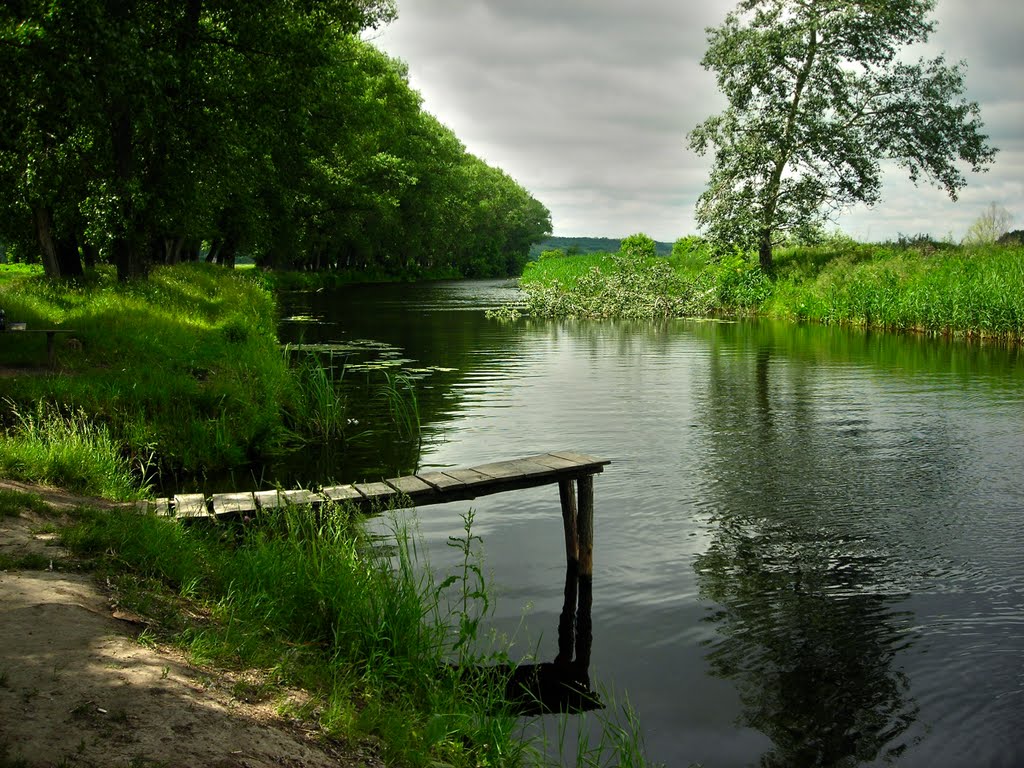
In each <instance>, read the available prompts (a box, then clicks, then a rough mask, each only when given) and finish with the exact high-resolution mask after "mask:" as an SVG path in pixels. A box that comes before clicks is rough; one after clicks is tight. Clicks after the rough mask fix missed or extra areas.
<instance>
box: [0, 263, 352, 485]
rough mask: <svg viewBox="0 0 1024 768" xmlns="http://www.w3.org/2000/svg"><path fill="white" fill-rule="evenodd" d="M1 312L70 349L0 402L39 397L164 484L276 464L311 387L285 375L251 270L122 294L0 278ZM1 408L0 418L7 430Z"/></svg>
mask: <svg viewBox="0 0 1024 768" xmlns="http://www.w3.org/2000/svg"><path fill="white" fill-rule="evenodd" d="M0 306H3V307H4V309H5V310H6V312H7V317H8V319H11V320H23V321H26V322H27V323H28V327H29V328H30V329H31V328H33V327H36V328H38V327H60V328H65V329H70V330H73V331H74V334H73V338H74V339H75V340H76V343H75V344H74V345H72V346H70V347H64V348H61V349H60V350H59V351H58V365H59V370H58V371H57V372H55V373H53V374H51V375H42V376H40V375H17V376H13V377H5V378H3V379H0V395H3V396H5V397H6V398H7V400H8V401H10V402H11V403H14V404H15V405H16V406H17V407H19V408H21V409H22V410H24V409H28V408H31V407H33V406H34V403H36V402H37V401H39V400H44V399H45V400H50V401H54V402H60V403H61V404H62V406H64V407H66V408H67V409H69V410H73V411H76V412H78V411H81V412H84V413H85V414H88V415H89V417H90V418H91V419H92V420H94V421H96V422H97V423H102V424H104V425H105V426H106V428H107V429H108V431H109V436H110V438H111V440H113V441H114V442H115V443H116V444H117V445H118V446H119V448H120V450H121V451H122V452H123V453H125V454H126V455H130V456H143V455H147V456H148V455H149V454H150V453H153V454H154V462H155V466H156V467H157V469H158V471H159V473H160V475H161V476H168V475H169V476H182V475H186V476H187V475H197V474H202V473H207V472H218V471H221V470H224V469H227V468H230V467H236V466H244V465H246V464H248V463H250V462H252V461H254V460H259V459H265V458H267V457H270V456H272V455H274V454H275V453H277V452H278V451H280V450H281V449H282V447H283V446H284V445H285V444H286V440H287V439H289V431H288V429H287V428H286V426H288V425H287V424H286V421H287V419H288V418H289V417H290V413H291V412H292V410H295V409H298V408H300V406H301V405H302V403H301V401H302V400H303V399H304V398H305V397H306V395H304V394H303V392H302V387H303V386H308V385H309V384H310V382H311V381H312V380H311V379H309V378H308V377H307V378H306V379H303V377H302V376H301V375H296V374H295V373H293V372H292V371H291V370H290V369H289V366H288V362H287V360H286V359H285V358H284V357H283V356H282V354H281V352H280V349H279V346H278V343H277V339H276V336H275V328H276V316H275V313H276V306H275V302H274V299H273V297H272V296H271V295H270V293H269V292H268V291H267V290H266V289H265V288H263V287H261V286H260V285H259V283H258V279H257V278H256V277H253V276H252V275H251V272H250V273H249V275H248V276H247V275H243V274H239V273H237V272H233V271H229V270H225V269H222V268H217V267H213V266H212V265H194V264H192V265H179V266H176V267H164V268H158V269H155V270H154V271H153V273H152V274H151V276H150V279H149V280H148V281H145V282H138V283H130V284H126V285H122V284H119V283H118V282H117V281H116V279H115V276H114V275H113V273H112V272H107V271H101V272H98V273H96V274H93V275H91V276H89V277H87V278H85V279H83V280H82V281H80V282H78V283H67V282H52V281H48V280H45V279H44V278H43V277H42V276H38V275H35V276H33V275H30V276H25V275H24V274H21V273H13V274H12V273H10V272H8V271H7V270H5V269H4V268H0ZM2 336H3V338H0V355H2V356H3V359H4V361H5V363H6V364H7V365H10V366H15V367H17V366H25V367H33V366H34V367H38V365H39V362H40V359H39V358H40V355H41V354H42V353H41V350H34V349H31V348H29V345H27V344H26V343H25V340H24V338H17V337H16V336H15V334H3V335H2ZM314 383H315V382H314ZM9 408H10V406H7V407H6V413H0V416H2V417H3V418H4V419H5V420H6V421H7V422H8V423H12V422H13V421H14V418H13V415H12V414H11V412H10V410H9ZM335 426H336V421H335V422H334V423H328V424H313V425H312V428H315V429H324V428H327V429H333V428H334V427H335Z"/></svg>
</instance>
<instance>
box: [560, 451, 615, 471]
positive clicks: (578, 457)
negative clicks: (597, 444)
mask: <svg viewBox="0 0 1024 768" xmlns="http://www.w3.org/2000/svg"><path fill="white" fill-rule="evenodd" d="M550 455H551V456H557V457H558V458H560V459H567V460H569V461H575V462H576V463H577V464H593V465H595V468H596V471H597V472H600V471H601V469H602V468H603V467H604V465H605V464H611V463H612V462H611V459H599V458H597V457H596V456H588V455H587V454H585V453H576V452H575V451H552V452H551V454H550Z"/></svg>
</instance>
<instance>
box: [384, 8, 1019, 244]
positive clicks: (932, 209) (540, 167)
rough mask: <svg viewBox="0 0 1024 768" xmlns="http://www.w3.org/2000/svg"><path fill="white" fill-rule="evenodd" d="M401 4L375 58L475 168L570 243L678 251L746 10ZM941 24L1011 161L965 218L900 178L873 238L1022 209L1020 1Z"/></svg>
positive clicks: (954, 13) (975, 185)
mask: <svg viewBox="0 0 1024 768" xmlns="http://www.w3.org/2000/svg"><path fill="white" fill-rule="evenodd" d="M398 2H399V19H398V21H397V22H395V23H394V24H393V25H392V26H391V27H390V28H388V29H387V30H385V31H384V32H383V34H381V35H379V36H378V37H377V40H376V42H377V44H378V45H379V46H380V47H382V48H383V49H384V50H386V51H388V52H389V53H391V54H392V55H396V56H398V57H399V58H401V59H403V60H404V61H406V62H407V63H408V65H409V70H410V77H411V83H412V85H413V87H415V88H417V89H418V90H420V91H421V93H422V94H423V96H424V100H425V108H426V109H428V110H430V111H431V112H433V113H434V114H436V115H437V117H438V118H439V119H440V120H441V121H442V122H444V123H446V124H448V125H449V126H450V127H451V128H452V129H453V130H454V131H455V132H456V134H458V136H459V137H460V138H461V139H462V140H463V141H464V142H465V143H466V145H467V147H468V149H469V150H470V151H471V152H474V153H476V154H478V155H479V156H481V157H483V158H484V159H485V160H487V161H488V162H491V163H493V164H495V165H498V166H500V167H502V168H503V169H504V170H505V171H507V172H508V173H509V174H510V175H512V176H513V177H514V178H516V179H517V180H519V181H520V182H521V183H522V184H524V186H526V187H527V188H528V189H530V190H531V192H533V193H534V194H535V195H536V196H537V197H538V198H539V199H540V200H542V201H543V202H544V203H545V204H546V205H547V206H548V207H549V208H550V209H551V212H552V217H553V221H554V226H555V231H556V233H558V234H580V235H607V236H621V235H623V234H628V233H629V232H635V231H639V230H643V231H647V232H648V234H651V235H652V236H654V237H656V238H658V239H664V240H670V239H673V238H675V237H677V236H679V235H681V234H685V233H687V232H691V231H693V207H694V205H695V203H696V200H697V197H698V195H699V194H700V193H701V191H702V190H703V188H704V184H705V182H706V180H707V169H708V167H709V160H708V159H707V158H701V157H697V156H695V155H694V154H693V153H692V152H690V151H689V150H688V149H687V148H686V134H687V132H688V131H690V130H691V129H692V128H693V127H694V126H695V125H696V124H697V123H698V122H700V121H702V120H703V119H705V118H706V117H707V116H708V115H711V114H714V113H715V112H717V111H718V110H720V109H721V107H722V104H723V102H722V99H721V96H720V95H719V94H718V92H717V89H716V87H715V82H714V78H713V76H712V75H711V74H710V73H708V72H705V71H704V70H703V69H702V68H701V67H700V63H699V62H700V59H701V57H702V56H703V53H704V48H705V45H706V40H705V31H704V29H705V27H707V26H712V25H716V24H718V23H720V22H721V20H722V19H723V18H724V16H725V14H726V13H727V12H728V11H729V10H731V9H732V8H733V7H734V6H735V3H734V2H732V0H714V1H713V2H700V3H683V2H679V1H678V0H634V1H633V2H632V3H629V4H627V3H623V2H621V0H560V1H559V2H550V0H515V1H513V0H398ZM938 18H939V20H940V25H939V29H938V31H937V33H936V35H935V36H934V38H933V41H932V43H931V44H929V46H927V48H926V50H925V53H926V54H927V55H934V54H935V53H937V52H940V51H943V50H945V51H946V52H947V54H948V58H949V59H950V60H951V61H956V60H959V59H961V58H964V59H966V60H967V61H968V89H969V90H968V97H969V98H971V99H975V100H978V101H979V103H980V104H981V107H982V119H983V121H984V123H985V126H986V130H987V132H988V133H989V134H990V136H991V140H992V143H993V144H994V145H996V146H998V147H1000V149H1001V150H1002V151H1001V152H1000V154H999V156H998V159H997V163H996V165H995V167H993V169H992V171H991V173H988V174H984V175H979V176H974V177H972V178H970V181H969V184H970V186H969V187H968V190H965V192H964V194H963V196H962V201H961V203H960V204H953V203H950V202H949V201H948V199H947V198H945V197H944V196H943V195H942V194H941V193H940V192H938V191H937V190H930V189H929V188H926V187H923V188H921V189H915V188H914V187H913V186H912V185H910V184H909V183H907V182H905V180H903V174H901V173H899V172H893V173H891V174H889V176H887V185H886V190H885V192H884V195H885V202H884V203H883V205H882V206H880V207H879V208H877V209H876V210H874V211H864V210H858V211H854V212H851V213H850V214H849V215H847V216H844V218H843V219H842V221H841V223H842V224H843V226H849V227H850V228H851V229H855V230H857V234H860V235H861V236H866V235H865V232H869V233H870V236H871V237H875V238H883V237H888V236H895V234H896V233H898V232H910V231H918V230H917V229H916V227H918V226H920V225H923V223H924V222H925V221H926V220H927V219H928V217H931V219H932V220H937V221H940V222H942V224H943V225H946V224H947V223H949V224H950V225H951V226H953V227H956V228H959V227H961V225H963V228H964V229H965V228H966V224H964V223H963V222H965V221H966V223H968V224H969V222H970V220H972V219H973V218H974V217H975V216H976V215H977V214H976V213H974V212H973V211H970V210H969V206H968V205H966V203H967V202H968V201H972V200H973V197H972V195H973V194H975V192H977V193H978V194H999V195H1002V196H1003V197H1001V198H1000V199H998V200H997V202H1000V204H1003V205H1006V206H1007V207H1008V208H1011V209H1013V208H1014V206H1016V207H1018V208H1019V207H1020V195H1021V191H1020V186H1019V184H1016V180H1017V179H1019V178H1021V177H1022V175H1024V174H1022V170H1024V158H1022V152H1021V149H1022V132H1021V128H1020V123H1021V120H1020V115H1021V114H1022V111H1021V110H1022V104H1021V98H1020V96H1019V95H1020V93H1021V91H1020V87H1019V82H1020V79H1021V76H1022V70H1024V62H1022V53H1021V50H1022V49H1021V47H1020V44H1019V30H1020V28H1021V25H1020V23H1014V20H1015V19H1016V20H1017V22H1019V20H1020V19H1021V10H1019V0H972V2H971V3H966V2H962V0H940V3H939V7H938ZM1015 185H1016V186H1015ZM1014 196H1016V198H1014ZM1022 213H1024V212H1022ZM932 228H934V227H932ZM926 229H927V228H926Z"/></svg>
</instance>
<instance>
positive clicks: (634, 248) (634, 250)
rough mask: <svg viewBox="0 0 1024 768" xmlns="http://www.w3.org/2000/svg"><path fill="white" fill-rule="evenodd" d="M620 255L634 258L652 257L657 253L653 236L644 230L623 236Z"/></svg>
mask: <svg viewBox="0 0 1024 768" xmlns="http://www.w3.org/2000/svg"><path fill="white" fill-rule="evenodd" d="M619 255H620V256H625V257H627V258H632V259H651V258H654V257H655V256H656V255H657V250H656V245H655V243H654V240H653V238H650V237H648V236H647V235H645V234H644V233H643V232H638V233H636V234H635V235H630V236H629V237H626V238H623V240H622V243H621V244H620V245H619Z"/></svg>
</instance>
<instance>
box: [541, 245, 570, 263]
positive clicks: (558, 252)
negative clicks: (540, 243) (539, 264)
mask: <svg viewBox="0 0 1024 768" xmlns="http://www.w3.org/2000/svg"><path fill="white" fill-rule="evenodd" d="M565 256H566V254H565V251H563V250H562V249H561V248H553V249H551V250H550V251H541V252H540V258H539V259H538V261H547V260H548V259H564V258H565Z"/></svg>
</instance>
